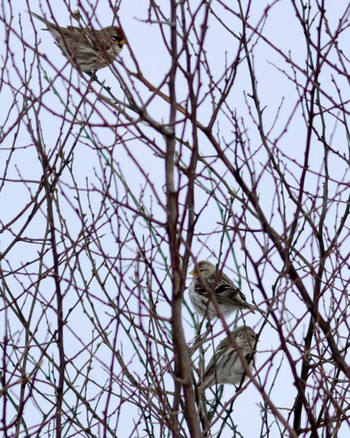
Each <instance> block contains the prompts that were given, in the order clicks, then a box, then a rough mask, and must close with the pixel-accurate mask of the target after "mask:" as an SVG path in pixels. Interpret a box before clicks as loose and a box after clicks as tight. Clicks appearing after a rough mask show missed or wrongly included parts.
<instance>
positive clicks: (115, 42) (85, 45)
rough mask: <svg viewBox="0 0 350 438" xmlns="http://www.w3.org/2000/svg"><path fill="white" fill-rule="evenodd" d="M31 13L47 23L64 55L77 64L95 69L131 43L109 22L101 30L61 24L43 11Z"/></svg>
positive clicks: (107, 62) (101, 66) (108, 62)
mask: <svg viewBox="0 0 350 438" xmlns="http://www.w3.org/2000/svg"><path fill="white" fill-rule="evenodd" d="M30 13H31V15H33V16H34V17H36V18H37V19H38V20H40V21H42V22H43V23H45V25H46V26H47V29H45V30H48V31H49V32H50V33H51V35H52V36H53V38H54V39H55V42H56V44H57V45H58V47H59V48H60V49H61V51H62V53H63V55H64V56H65V57H66V58H67V59H68V60H69V61H70V62H71V63H72V64H73V66H74V67H75V68H77V69H78V70H81V71H83V72H95V71H96V70H99V69H100V68H103V67H106V66H107V65H109V64H111V63H112V62H113V61H114V60H115V59H116V58H117V56H118V55H119V53H120V52H121V50H122V48H123V45H124V44H126V43H127V40H126V37H125V34H124V32H123V30H122V29H121V28H120V27H116V26H108V27H105V28H103V29H101V30H94V29H92V28H88V27H86V28H82V27H75V26H67V27H60V26H57V25H56V24H55V23H52V22H51V21H48V20H46V19H45V18H43V17H41V16H40V15H37V14H35V13H34V12H30Z"/></svg>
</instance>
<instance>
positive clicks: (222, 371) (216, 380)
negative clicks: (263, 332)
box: [200, 326, 257, 390]
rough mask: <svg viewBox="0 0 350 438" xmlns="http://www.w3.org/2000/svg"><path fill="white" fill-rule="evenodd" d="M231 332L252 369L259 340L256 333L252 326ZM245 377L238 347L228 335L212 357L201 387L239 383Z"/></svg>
mask: <svg viewBox="0 0 350 438" xmlns="http://www.w3.org/2000/svg"><path fill="white" fill-rule="evenodd" d="M231 334H232V336H233V337H234V340H235V341H236V343H237V347H238V348H239V349H240V351H241V353H242V355H243V356H244V357H245V359H246V361H247V363H248V365H249V369H252V367H253V363H254V355H255V347H256V341H257V340H256V333H255V332H254V330H253V329H252V328H251V327H248V326H246V327H245V326H242V327H238V328H236V329H235V330H233V331H232V332H231ZM244 377H245V371H244V367H243V365H242V361H241V359H240V357H239V355H238V353H237V348H236V347H234V346H233V342H231V339H230V337H227V338H226V339H224V340H223V341H221V342H220V344H219V345H218V347H217V348H216V350H215V353H214V356H213V357H212V358H211V359H210V361H209V364H208V366H207V368H206V370H205V372H204V376H203V381H202V383H201V385H200V389H202V390H203V389H206V388H210V387H211V386H213V385H222V384H224V383H231V384H233V385H238V384H239V383H241V382H242V380H243V379H244Z"/></svg>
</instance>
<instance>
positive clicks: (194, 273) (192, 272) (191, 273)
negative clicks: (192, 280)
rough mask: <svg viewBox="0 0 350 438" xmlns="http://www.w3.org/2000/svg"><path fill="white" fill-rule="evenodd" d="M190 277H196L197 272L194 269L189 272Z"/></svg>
mask: <svg viewBox="0 0 350 438" xmlns="http://www.w3.org/2000/svg"><path fill="white" fill-rule="evenodd" d="M190 275H192V277H198V275H197V271H196V270H195V269H193V271H191V272H190Z"/></svg>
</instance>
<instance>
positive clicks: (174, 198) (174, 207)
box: [166, 0, 201, 438]
mask: <svg viewBox="0 0 350 438" xmlns="http://www.w3.org/2000/svg"><path fill="white" fill-rule="evenodd" d="M176 8H177V2H176V1H175V0H172V1H171V36H170V42H171V54H172V65H171V71H170V76H169V95H170V117H169V134H168V135H166V146H167V152H166V191H167V232H168V236H169V246H170V260H171V273H172V287H173V293H172V316H171V323H172V333H173V342H174V355H175V397H174V409H173V411H174V431H175V432H176V430H177V425H178V410H179V401H180V393H181V389H182V388H183V391H184V397H185V403H184V410H185V412H184V415H185V419H186V422H187V426H188V428H189V431H190V434H191V436H192V437H198V438H199V437H200V436H201V431H200V424H199V418H198V414H197V409H196V404H195V394H194V390H193V385H192V377H191V362H190V356H189V352H188V347H187V344H186V340H185V334H184V330H183V326H182V297H183V292H184V289H185V276H184V271H183V270H182V267H181V261H180V242H181V239H180V236H179V233H180V230H179V229H178V191H177V189H176V187H175V146H176V139H175V126H176V113H177V105H176V90H175V80H176V70H177V61H178V53H177V23H176V19H177V17H176Z"/></svg>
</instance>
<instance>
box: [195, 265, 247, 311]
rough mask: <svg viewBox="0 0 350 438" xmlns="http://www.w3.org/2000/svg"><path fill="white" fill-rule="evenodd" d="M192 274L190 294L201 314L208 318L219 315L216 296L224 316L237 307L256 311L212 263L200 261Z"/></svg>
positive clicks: (196, 309)
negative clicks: (216, 308) (214, 303)
mask: <svg viewBox="0 0 350 438" xmlns="http://www.w3.org/2000/svg"><path fill="white" fill-rule="evenodd" d="M191 275H192V276H193V277H194V278H193V280H192V282H191V284H190V287H189V296H190V300H191V302H192V305H193V307H194V309H195V311H196V312H197V313H198V314H199V315H200V316H206V317H207V318H208V319H213V318H215V317H217V316H218V315H217V313H216V311H215V307H214V305H213V300H214V296H215V298H216V301H217V303H218V305H219V309H220V314H221V315H222V316H224V317H226V316H228V315H229V314H230V313H232V312H234V311H235V310H237V309H250V310H252V311H253V312H254V310H253V309H254V306H251V305H250V304H248V303H247V301H246V298H245V296H244V295H243V293H242V292H241V291H240V290H239V289H238V288H237V287H236V286H235V285H234V284H233V282H232V281H231V280H230V279H229V278H228V277H227V276H226V275H225V274H224V273H223V272H222V271H220V270H217V269H216V267H215V266H214V265H213V264H212V263H210V262H206V261H201V262H199V263H198V264H197V266H196V267H195V269H194V270H193V271H192V272H191Z"/></svg>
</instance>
